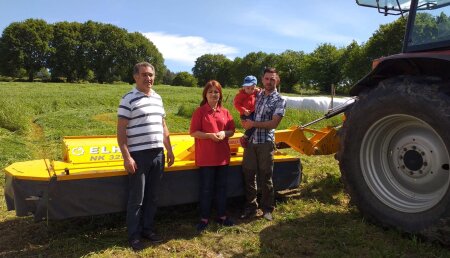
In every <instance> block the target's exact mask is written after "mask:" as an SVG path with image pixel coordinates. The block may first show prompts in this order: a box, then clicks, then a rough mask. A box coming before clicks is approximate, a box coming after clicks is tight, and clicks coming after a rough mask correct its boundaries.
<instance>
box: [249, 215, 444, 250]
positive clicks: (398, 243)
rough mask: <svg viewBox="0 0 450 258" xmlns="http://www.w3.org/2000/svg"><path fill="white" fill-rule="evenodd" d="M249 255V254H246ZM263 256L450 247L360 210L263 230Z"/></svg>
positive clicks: (305, 219)
mask: <svg viewBox="0 0 450 258" xmlns="http://www.w3.org/2000/svg"><path fill="white" fill-rule="evenodd" d="M244 255H245V254H244ZM259 255H261V256H275V257H278V256H280V257H311V256H312V257H317V256H325V257H399V256H403V257H449V256H448V255H450V250H448V249H446V248H444V247H443V246H441V245H438V244H436V243H433V244H432V243H429V242H423V241H421V240H420V239H418V238H416V237H414V236H412V235H404V234H402V233H400V232H398V231H396V230H385V229H382V228H380V227H377V226H375V225H372V224H369V223H366V222H365V221H363V220H362V219H361V217H360V215H359V213H358V212H356V211H353V212H350V213H337V212H331V213H330V212H328V213H323V212H316V213H314V214H311V215H308V216H305V217H302V218H295V219H291V220H284V221H282V222H279V223H277V224H275V225H273V226H269V227H266V228H265V229H263V230H262V231H261V232H260V254H259Z"/></svg>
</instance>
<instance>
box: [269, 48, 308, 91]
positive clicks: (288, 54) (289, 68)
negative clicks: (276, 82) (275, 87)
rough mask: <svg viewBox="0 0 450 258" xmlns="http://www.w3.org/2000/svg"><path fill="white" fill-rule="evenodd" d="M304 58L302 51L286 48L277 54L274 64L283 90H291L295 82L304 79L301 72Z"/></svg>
mask: <svg viewBox="0 0 450 258" xmlns="http://www.w3.org/2000/svg"><path fill="white" fill-rule="evenodd" d="M304 58H305V53H304V52H303V51H292V50H286V51H284V52H283V53H281V54H280V55H279V58H278V63H277V64H276V65H275V66H276V68H277V70H278V71H279V74H280V78H281V88H282V89H283V91H285V92H292V91H293V86H294V85H295V84H297V83H299V82H302V81H304V79H303V77H304V76H303V74H302V65H303V60H304Z"/></svg>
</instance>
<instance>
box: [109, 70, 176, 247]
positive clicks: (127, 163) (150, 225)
mask: <svg viewBox="0 0 450 258" xmlns="http://www.w3.org/2000/svg"><path fill="white" fill-rule="evenodd" d="M133 78H134V80H135V81H136V88H134V89H133V90H132V91H130V92H128V93H127V94H126V95H125V96H123V98H122V100H121V101H120V105H119V108H118V112H117V114H118V121H117V142H118V144H119V147H120V150H121V152H122V156H123V160H124V167H125V170H126V171H127V172H128V179H129V180H128V181H129V192H128V204H127V219H126V220H127V221H126V223H127V231H128V240H129V243H130V246H131V247H132V248H133V249H134V250H135V251H136V250H141V249H143V248H144V247H145V246H144V245H143V243H142V242H141V237H144V238H147V239H149V240H150V241H151V242H154V243H158V242H161V241H162V238H161V237H159V236H158V235H157V234H156V233H155V231H154V217H155V213H156V208H157V205H158V203H157V200H158V196H157V193H158V187H159V185H160V180H161V178H162V175H163V171H164V164H165V158H166V157H165V156H164V148H163V147H165V148H166V150H167V165H168V166H169V167H170V166H171V165H172V164H173V162H174V155H173V152H172V146H171V144H170V138H169V130H168V129H167V126H166V122H165V116H166V113H165V111H164V106H163V102H162V99H161V96H159V95H158V94H157V93H156V92H155V91H154V90H153V89H152V87H153V83H154V81H155V68H154V67H153V66H152V65H151V64H149V63H147V62H142V63H138V64H136V65H135V66H134V69H133Z"/></svg>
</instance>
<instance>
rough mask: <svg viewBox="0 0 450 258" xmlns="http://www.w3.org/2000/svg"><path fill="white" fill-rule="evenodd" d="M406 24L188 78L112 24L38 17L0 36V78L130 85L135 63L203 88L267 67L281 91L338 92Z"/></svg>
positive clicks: (257, 56)
mask: <svg viewBox="0 0 450 258" xmlns="http://www.w3.org/2000/svg"><path fill="white" fill-rule="evenodd" d="M405 25H406V19H404V18H399V19H398V20H396V21H394V22H392V23H389V24H386V25H381V26H380V27H379V29H378V30H377V31H376V32H374V34H373V35H372V37H371V38H369V40H368V41H367V42H365V43H361V44H358V43H357V42H356V41H353V42H351V43H350V44H349V45H348V46H343V47H336V46H334V45H332V44H329V43H323V44H320V45H318V46H317V47H316V49H315V50H314V51H313V52H311V53H305V52H303V51H295V50H286V51H284V52H282V53H280V54H274V53H264V52H261V51H260V52H251V53H249V54H247V55H245V56H244V57H237V58H235V59H234V60H230V59H228V58H227V57H225V56H224V55H221V54H205V55H202V56H200V57H198V58H197V60H196V61H195V65H194V67H193V68H192V74H191V73H188V72H179V73H173V72H171V71H170V70H168V69H167V68H166V66H165V65H164V58H163V56H162V54H161V53H160V52H159V51H158V49H157V48H156V46H155V45H154V44H153V43H152V42H151V39H150V40H149V39H147V38H146V37H145V36H143V35H142V34H141V33H138V32H133V33H128V32H127V31H126V30H125V29H122V28H119V27H117V26H114V25H111V24H103V23H98V22H94V21H87V22H85V23H78V22H58V23H54V24H48V23H47V22H46V21H44V20H40V19H28V20H25V21H23V22H14V23H11V24H10V25H9V26H8V27H6V28H5V29H4V31H3V33H2V36H1V38H0V74H1V75H3V76H10V77H14V78H21V77H24V76H26V77H27V78H28V80H29V81H33V79H34V78H35V77H36V76H39V77H46V78H47V79H48V80H51V81H67V82H79V81H89V82H99V83H111V82H114V81H124V82H129V83H133V78H132V68H133V65H134V64H135V63H137V62H140V61H147V62H150V63H152V64H153V65H154V66H155V69H156V71H157V74H158V75H160V76H157V79H156V83H163V84H168V85H181V86H193V87H195V86H203V85H204V84H205V83H206V82H207V81H208V80H211V79H216V80H218V81H220V82H221V84H222V85H223V86H224V87H234V86H239V85H240V84H241V81H242V79H243V78H244V77H245V76H246V75H249V74H253V75H255V76H257V77H259V76H260V74H261V72H262V70H263V69H264V68H265V67H267V66H273V67H276V68H277V70H278V71H279V73H280V77H281V79H282V81H281V91H282V92H293V91H295V90H296V88H312V89H316V90H319V91H322V92H329V91H330V88H331V85H335V86H336V89H337V91H338V92H346V91H347V90H348V88H349V87H350V86H351V85H352V84H354V83H355V82H357V81H358V80H359V79H360V78H362V77H363V76H364V75H365V74H366V73H367V72H369V71H370V69H371V63H372V60H373V59H375V58H378V57H380V56H387V55H391V54H395V53H399V52H400V51H401V47H402V40H403V35H404V29H405Z"/></svg>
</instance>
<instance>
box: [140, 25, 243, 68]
mask: <svg viewBox="0 0 450 258" xmlns="http://www.w3.org/2000/svg"><path fill="white" fill-rule="evenodd" d="M142 34H143V35H144V36H145V37H147V38H148V39H149V40H150V41H152V42H153V44H155V45H156V47H157V48H158V50H159V51H160V52H161V53H162V55H163V57H164V59H166V60H171V61H174V62H177V63H180V64H182V65H186V66H191V67H193V66H194V64H195V60H196V59H197V58H198V57H200V56H202V55H204V54H223V55H225V56H226V57H228V58H230V59H233V58H234V57H233V55H234V54H236V53H238V50H237V49H236V48H234V47H231V46H227V45H224V44H217V43H211V42H207V41H206V40H205V39H204V38H202V37H195V36H179V35H172V34H166V33H164V32H146V33H142Z"/></svg>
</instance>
